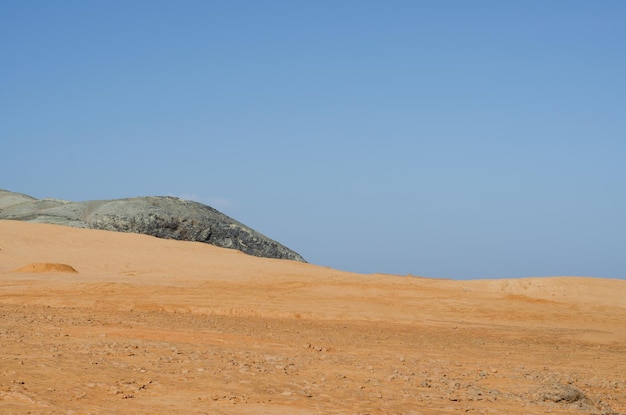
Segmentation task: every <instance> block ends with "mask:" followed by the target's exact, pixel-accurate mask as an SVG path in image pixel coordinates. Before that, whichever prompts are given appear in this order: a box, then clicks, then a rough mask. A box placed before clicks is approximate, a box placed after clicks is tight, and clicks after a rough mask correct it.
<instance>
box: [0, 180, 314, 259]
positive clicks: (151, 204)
mask: <svg viewBox="0 0 626 415" xmlns="http://www.w3.org/2000/svg"><path fill="white" fill-rule="evenodd" d="M0 219H10V220H23V221H28V222H40V223H51V224H57V225H66V226H73V227H76V228H89V229H103V230H109V231H118V232H133V233H141V234H146V235H152V236H156V237H158V238H165V239H177V240H184V241H196V242H204V243H209V244H211V245H216V246H219V247H222V248H232V249H237V250H239V251H242V252H245V253H246V254H250V255H254V256H259V257H266V258H279V259H290V260H294V261H300V262H306V261H305V260H304V258H302V257H301V256H300V255H299V254H297V253H296V252H294V251H292V250H290V249H289V248H287V247H285V246H283V245H281V244H279V243H278V242H276V241H274V240H272V239H270V238H268V237H266V236H264V235H262V234H260V233H259V232H257V231H255V230H253V229H251V228H249V227H247V226H245V225H243V224H241V223H239V222H237V221H236V220H234V219H232V218H230V217H229V216H226V215H224V214H223V213H221V212H219V211H218V210H216V209H213V208H212V207H210V206H207V205H203V204H202V203H198V202H193V201H190V200H182V199H179V198H177V197H171V196H150V197H135V198H130V199H116V200H93V201H87V202H68V201H65V200H59V199H36V198H34V197H31V196H28V195H24V194H20V193H14V192H9V191H7V190H2V189H0Z"/></svg>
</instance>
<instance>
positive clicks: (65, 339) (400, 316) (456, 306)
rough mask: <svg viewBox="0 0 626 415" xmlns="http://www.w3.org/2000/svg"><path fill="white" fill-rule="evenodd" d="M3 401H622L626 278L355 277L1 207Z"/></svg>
mask: <svg viewBox="0 0 626 415" xmlns="http://www.w3.org/2000/svg"><path fill="white" fill-rule="evenodd" d="M450 260H451V261H453V260H454V258H450ZM0 413H2V414H27V413H29V414H156V413H163V414H165V413H168V414H170V413H180V414H205V413H206V414H457V413H476V414H482V413H494V414H495V413H497V414H503V413H508V414H543V413H553V414H579V413H580V414H618V413H621V414H624V413H626V281H622V280H608V279H592V278H573V277H570V278H566V277H555V278H527V279H519V280H481V281H452V280H434V279H426V278H418V277H409V276H406V277H401V276H390V275H359V274H354V273H347V272H341V271H337V270H333V269H330V268H325V267H320V266H315V265H310V264H303V263H296V262H290V261H281V260H272V259H263V258H256V257H251V256H247V255H245V254H242V253H240V252H237V251H232V250H226V249H221V248H216V247H213V246H208V245H204V244H200V243H190V242H180V241H170V240H161V239H157V238H153V237H149V236H143V235H135V234H122V233H114V232H106V231H94V230H83V229H74V228H68V227H61V226H54V225H42V224H31V223H23V222H13V221H0Z"/></svg>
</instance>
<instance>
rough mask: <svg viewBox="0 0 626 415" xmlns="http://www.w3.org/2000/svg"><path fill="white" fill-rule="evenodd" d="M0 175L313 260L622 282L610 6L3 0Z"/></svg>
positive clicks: (622, 206)
mask: <svg viewBox="0 0 626 415" xmlns="http://www.w3.org/2000/svg"><path fill="white" fill-rule="evenodd" d="M0 63H1V65H0V144H1V147H0V148H1V149H2V153H1V154H2V158H1V163H0V188H4V189H7V190H11V191H15V192H20V193H26V194H30V195H32V196H35V197H38V198H43V197H57V198H62V199H68V200H74V201H81V200H91V199H111V198H123V197H133V196H146V195H175V196H180V197H183V198H188V199H194V200H197V201H200V202H203V203H206V204H209V205H211V206H213V207H215V208H217V209H219V210H221V211H222V212H224V213H226V214H228V215H230V216H232V217H233V218H235V219H237V220H239V221H240V222H243V223H245V224H246V225H248V226H251V227H252V228H254V229H256V230H258V231H260V232H262V233H264V234H265V235H267V236H269V237H271V238H273V239H275V240H277V241H279V242H281V243H283V244H285V245H287V246H288V247H290V248H292V249H294V250H295V251H297V252H299V253H300V254H301V255H303V256H304V257H305V258H306V259H307V260H308V261H309V262H312V263H316V264H320V265H325V266H330V267H333V268H338V269H343V270H350V271H356V272H364V273H374V272H383V273H390V274H400V275H405V274H413V275H422V276H428V277H438V278H458V279H467V278H511V277H525V276H546V275H587V276H596V277H609V278H626V1H617V0H616V1H604V0H597V1H574V0H563V1H559V0H554V1H545V0H541V1H532V0H523V1H499V0H498V1H495V0H494V1H480V0H478V1H465V0H463V1H446V0H441V1H439V0H437V1H435V0H433V1H418V0H407V1H394V0H385V1H382V0H381V1H365V0H358V1H341V0H332V1H324V0H322V1H292V0H288V1H273V0H268V1H256V0H249V1H238V0H234V1H208V0H207V1H184V0H183V1H154V0H150V1H139V0H132V1H82V0H80V1H79V0H77V1H64V0H58V1H29V0H21V1H3V2H0Z"/></svg>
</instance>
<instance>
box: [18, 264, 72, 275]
mask: <svg viewBox="0 0 626 415" xmlns="http://www.w3.org/2000/svg"><path fill="white" fill-rule="evenodd" d="M15 272H68V273H72V274H78V271H76V269H74V267H72V266H71V265H67V264H53V263H50V262H41V263H35V264H28V265H25V266H23V267H21V268H18V269H16V270H15Z"/></svg>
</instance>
